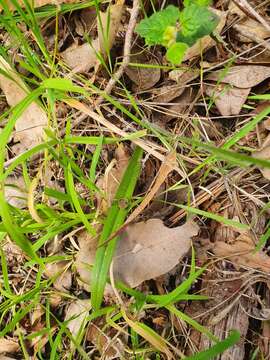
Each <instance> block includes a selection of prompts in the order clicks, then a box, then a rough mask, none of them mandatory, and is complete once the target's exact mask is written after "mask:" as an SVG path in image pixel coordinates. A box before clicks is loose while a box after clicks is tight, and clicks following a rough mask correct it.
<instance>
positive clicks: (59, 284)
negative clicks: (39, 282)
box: [45, 260, 72, 292]
mask: <svg viewBox="0 0 270 360" xmlns="http://www.w3.org/2000/svg"><path fill="white" fill-rule="evenodd" d="M67 267H68V262H67V261H64V260H63V261H58V262H54V263H49V264H46V269H45V274H46V275H47V276H48V277H49V278H53V277H56V279H55V281H54V283H53V285H54V287H55V288H56V289H57V290H58V291H62V292H68V290H69V289H70V288H71V284H72V275H71V271H70V269H68V268H67Z"/></svg>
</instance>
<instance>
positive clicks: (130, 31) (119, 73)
mask: <svg viewBox="0 0 270 360" xmlns="http://www.w3.org/2000/svg"><path fill="white" fill-rule="evenodd" d="M139 10H140V1H139V0H134V1H133V7H132V9H131V12H130V19H129V24H128V29H127V32H126V36H125V44H124V54H123V62H122V64H121V65H120V67H119V69H118V70H117V71H116V72H115V73H114V74H113V76H112V77H111V79H110V80H109V82H108V84H107V86H106V88H105V90H104V92H105V93H106V94H107V95H109V94H110V93H111V92H112V89H113V88H114V86H115V84H116V83H117V82H118V81H119V79H120V78H121V76H122V75H123V73H124V71H125V69H126V67H127V66H128V64H129V61H130V51H131V42H132V35H133V31H134V28H135V26H136V22H137V17H138V14H139ZM103 99H104V98H103V96H102V95H100V96H99V97H98V99H97V101H96V106H98V105H100V104H101V103H102V102H103Z"/></svg>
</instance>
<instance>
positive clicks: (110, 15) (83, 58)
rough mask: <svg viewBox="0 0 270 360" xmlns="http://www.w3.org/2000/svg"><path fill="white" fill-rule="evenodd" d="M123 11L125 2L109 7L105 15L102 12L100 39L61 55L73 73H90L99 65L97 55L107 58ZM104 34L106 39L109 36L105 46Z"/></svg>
mask: <svg viewBox="0 0 270 360" xmlns="http://www.w3.org/2000/svg"><path fill="white" fill-rule="evenodd" d="M122 10H123V1H121V0H119V1H118V2H117V3H116V4H114V5H111V6H109V7H108V9H107V11H106V12H105V13H102V12H100V19H101V23H100V24H99V25H98V37H97V38H96V39H94V40H93V41H92V42H91V44H89V43H85V44H83V45H80V46H78V45H76V44H73V45H71V46H70V47H69V48H67V49H66V50H65V51H63V52H62V53H61V54H60V55H61V57H62V58H63V60H64V61H65V63H66V64H67V65H68V66H69V67H70V68H71V69H72V70H73V72H88V71H89V70H90V69H91V68H93V67H95V66H96V65H98V64H99V63H100V62H99V59H98V56H97V53H99V52H100V53H101V54H102V56H103V58H106V56H107V52H108V51H110V49H111V48H112V46H113V44H114V41H115V36H116V33H117V31H118V28H119V25H120V20H121V15H122ZM108 19H110V22H109V29H107V26H108ZM102 29H103V32H102ZM103 34H105V39H107V38H106V35H107V34H108V36H107V37H108V39H107V41H106V43H105V44H104V36H103Z"/></svg>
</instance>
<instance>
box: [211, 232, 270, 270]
mask: <svg viewBox="0 0 270 360" xmlns="http://www.w3.org/2000/svg"><path fill="white" fill-rule="evenodd" d="M213 251H214V253H215V255H216V256H219V257H225V258H227V259H229V260H230V261H231V262H232V263H234V264H236V265H238V266H247V267H249V268H252V269H258V270H261V271H264V272H267V273H269V272H270V257H269V256H268V255H266V254H265V253H264V252H263V251H257V252H255V247H254V244H253V243H252V240H250V241H248V240H247V237H246V236H243V235H240V236H239V237H238V238H236V239H235V242H234V243H233V244H228V243H225V242H224V241H217V242H216V243H215V244H214V247H213Z"/></svg>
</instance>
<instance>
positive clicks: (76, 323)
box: [65, 299, 91, 338]
mask: <svg viewBox="0 0 270 360" xmlns="http://www.w3.org/2000/svg"><path fill="white" fill-rule="evenodd" d="M90 309H91V304H90V300H89V299H88V300H80V299H77V300H76V301H74V302H72V303H71V304H69V305H68V307H67V309H66V316H65V321H68V325H67V327H68V328H69V330H70V332H71V334H72V336H74V338H76V337H77V335H78V334H79V333H80V330H81V329H83V327H84V325H85V322H86V318H87V316H88V314H89V311H90Z"/></svg>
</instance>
